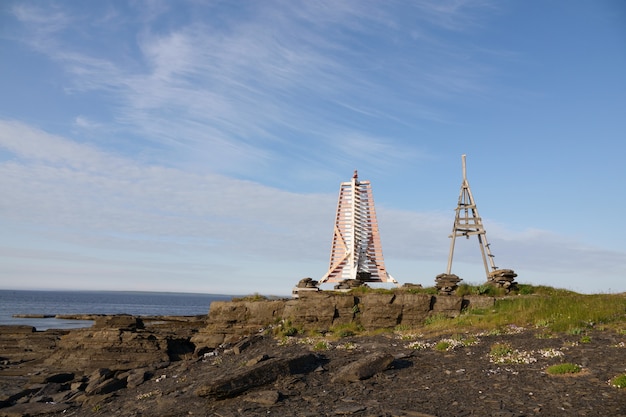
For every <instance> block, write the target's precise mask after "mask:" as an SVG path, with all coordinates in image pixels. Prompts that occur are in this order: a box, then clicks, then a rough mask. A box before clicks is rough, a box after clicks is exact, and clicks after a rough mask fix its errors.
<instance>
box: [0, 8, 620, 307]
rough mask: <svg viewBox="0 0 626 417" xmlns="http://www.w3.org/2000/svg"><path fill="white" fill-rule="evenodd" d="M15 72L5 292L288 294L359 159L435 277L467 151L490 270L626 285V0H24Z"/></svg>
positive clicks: (576, 284) (2, 133)
mask: <svg viewBox="0 0 626 417" xmlns="http://www.w3.org/2000/svg"><path fill="white" fill-rule="evenodd" d="M0 74H1V75H2V76H1V77H0V92H1V94H0V192H1V193H2V198H1V199H0V230H1V231H2V232H0V264H1V265H2V267H1V268H0V287H2V288H11V289H12V288H22V289H95V290H98V289H106V290H109V289H113V290H153V291H181V292H207V293H228V294H249V293H253V292H259V293H263V294H273V295H285V294H289V293H290V291H291V287H292V286H293V285H294V284H295V283H296V282H297V281H298V280H299V279H301V278H303V277H307V276H310V277H313V278H315V279H319V278H321V277H322V276H323V275H324V273H325V272H326V269H327V268H328V259H329V252H330V245H331V238H332V233H333V221H334V211H335V206H336V202H337V192H338V190H339V183H340V182H342V181H347V180H349V179H350V177H351V176H352V172H353V170H354V169H358V170H359V175H360V178H361V179H368V180H370V181H371V182H372V187H373V192H374V198H375V201H376V209H377V213H378V220H379V226H380V233H381V238H382V246H383V252H384V255H385V261H386V266H387V269H388V271H389V272H390V273H391V274H392V275H393V276H394V277H395V278H396V279H397V280H398V281H399V282H400V283H405V282H412V283H421V284H423V285H425V286H430V285H433V284H434V278H435V276H436V275H437V274H439V273H442V272H445V269H446V266H447V256H448V249H449V243H450V242H449V239H448V235H449V234H450V232H451V229H452V223H453V220H454V208H455V207H456V204H457V199H458V195H459V191H460V186H461V181H462V172H461V155H462V154H467V171H468V179H469V183H470V186H471V189H472V192H473V195H474V198H475V200H476V202H477V204H478V210H479V213H480V215H481V217H482V218H483V222H484V225H485V228H486V230H487V237H488V239H489V241H490V243H491V249H492V252H493V254H494V255H495V260H496V265H497V266H499V267H501V268H510V269H514V270H515V271H516V272H517V273H518V275H519V276H518V278H517V280H518V282H522V283H532V284H541V285H551V286H555V287H561V288H568V289H572V290H575V291H580V292H586V293H589V292H621V291H626V233H624V226H623V224H624V218H623V214H624V207H626V193H625V192H624V189H625V188H624V182H625V180H626V165H625V164H624V155H625V153H626V77H625V76H624V74H626V6H625V5H624V3H623V2H622V1H619V0H614V1H610V0H607V1H489V0H477V1H471V0H467V1H464V0H454V1H425V0H418V1H411V2H405V1H384V2H383V1H362V0H359V1H356V0H355V1H337V0H332V1H315V2H309V1H287V0H285V1H263V2H260V1H191V0H190V1H178V2H168V1H157V0H154V1H98V2H76V1H50V2H40V1H32V2H31V1H11V0H8V1H3V2H2V3H1V4H0ZM452 272H453V273H455V274H457V275H459V276H460V277H461V278H463V279H464V280H465V281H466V282H469V283H482V282H484V280H485V277H484V271H483V269H482V261H481V257H480V252H479V249H478V243H477V241H475V240H473V239H472V240H469V241H457V246H456V250H455V258H454V264H453V267H452Z"/></svg>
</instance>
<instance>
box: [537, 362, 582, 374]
mask: <svg viewBox="0 0 626 417" xmlns="http://www.w3.org/2000/svg"><path fill="white" fill-rule="evenodd" d="M580 371H581V367H580V366H578V365H576V364H573V363H560V364H558V365H552V366H549V367H548V368H547V369H546V372H547V373H548V374H550V375H563V374H577V373H578V372H580Z"/></svg>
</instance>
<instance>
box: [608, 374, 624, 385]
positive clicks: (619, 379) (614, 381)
mask: <svg viewBox="0 0 626 417" xmlns="http://www.w3.org/2000/svg"><path fill="white" fill-rule="evenodd" d="M609 384H610V385H611V386H612V387H615V388H626V374H621V375H618V376H616V377H614V378H612V379H611V380H610V381H609Z"/></svg>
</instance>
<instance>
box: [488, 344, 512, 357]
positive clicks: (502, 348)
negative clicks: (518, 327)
mask: <svg viewBox="0 0 626 417" xmlns="http://www.w3.org/2000/svg"><path fill="white" fill-rule="evenodd" d="M512 353H513V348H512V347H511V345H509V344H507V343H494V344H493V345H491V349H490V350H489V355H490V356H493V357H503V356H506V355H510V354H512Z"/></svg>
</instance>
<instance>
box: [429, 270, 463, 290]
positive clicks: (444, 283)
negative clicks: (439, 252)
mask: <svg viewBox="0 0 626 417" xmlns="http://www.w3.org/2000/svg"><path fill="white" fill-rule="evenodd" d="M459 282H461V278H459V277H458V276H457V275H455V274H439V275H437V277H436V278H435V287H436V288H437V290H438V291H439V294H441V295H451V294H452V293H453V292H454V291H456V289H457V288H458V286H459Z"/></svg>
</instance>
